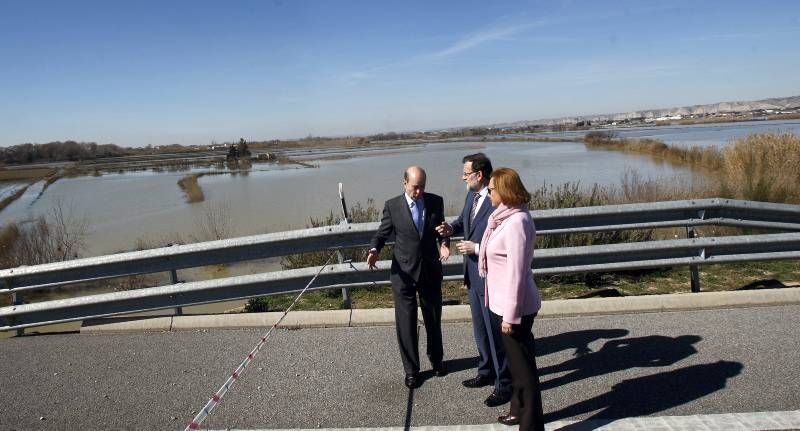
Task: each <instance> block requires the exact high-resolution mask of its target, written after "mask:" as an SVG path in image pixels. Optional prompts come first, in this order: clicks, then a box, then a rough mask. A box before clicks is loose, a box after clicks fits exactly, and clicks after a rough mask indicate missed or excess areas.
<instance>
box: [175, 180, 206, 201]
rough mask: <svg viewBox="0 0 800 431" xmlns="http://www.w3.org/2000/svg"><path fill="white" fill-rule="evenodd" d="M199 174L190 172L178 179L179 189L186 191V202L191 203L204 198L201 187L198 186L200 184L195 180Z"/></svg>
mask: <svg viewBox="0 0 800 431" xmlns="http://www.w3.org/2000/svg"><path fill="white" fill-rule="evenodd" d="M201 175H202V174H191V175H187V176H185V177H183V178H181V179H180V180H178V186H180V188H181V190H183V191H184V193H186V202H187V203H190V204H193V203H195V202H203V201H204V200H205V196H204V195H203V189H202V188H200V184H198V182H197V179H198V178H199V177H200V176H201Z"/></svg>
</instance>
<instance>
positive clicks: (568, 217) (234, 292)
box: [0, 199, 800, 331]
mask: <svg viewBox="0 0 800 431" xmlns="http://www.w3.org/2000/svg"><path fill="white" fill-rule="evenodd" d="M531 215H532V216H533V217H534V220H535V221H536V225H537V232H538V234H539V235H551V234H563V233H578V232H598V231H609V230H623V229H652V228H662V227H684V226H685V227H687V229H691V228H693V227H695V226H705V225H721V226H739V227H747V228H758V229H772V230H784V231H796V232H800V207H798V206H795V205H785V204H771V203H762V202H749V201H736V200H727V199H702V200H690V201H674V202H656V203H648V204H627V205H609V206H600V207H583V208H569V209H558V210H544V211H532V212H531ZM377 227H378V223H363V224H349V225H339V226H329V227H320V228H312V229H305V230H297V231H289V232H278V233H273V234H265V235H256V236H250V237H243V238H235V239H229V240H221V241H211V242H205V243H197V244H187V245H178V246H172V247H163V248H158V249H152V250H144V251H137V252H129V253H120V254H114V255H108V256H99V257H93V258H86V259H76V260H72V261H66V262H57V263H51V264H45V265H36V266H30V267H24V266H23V267H19V268H13V269H4V270H0V280H3V282H4V283H5V289H2V290H0V293H5V294H11V295H12V298H13V303H14V305H11V306H8V307H2V308H0V319H2V320H1V321H2V322H3V323H0V324H2V326H0V331H7V330H13V329H17V330H19V329H22V328H26V327H31V326H39V325H45V324H52V323H58V322H66V321H74V320H82V319H86V318H94V317H103V316H111V315H118V314H127V313H133V312H141V311H150V310H158V309H167V308H175V307H182V306H187V305H196V304H204V303H213V302H220V301H227V300H233V299H244V298H251V297H257V296H263V295H269V294H275V293H286V292H292V291H296V290H297V286H299V285H302V280H303V279H304V278H306V279H307V278H308V277H309V276H310V275H309V274H311V275H313V273H315V271H316V270H317V269H318V268H303V269H298V270H291V271H279V272H271V273H264V274H255V275H246V276H239V277H230V278H224V279H213V280H205V281H197V282H190V283H177V275H176V271H177V270H178V269H183V268H191V267H197V266H205V265H213V264H220V263H231V262H238V261H243V260H251V259H263V258H267V257H274V256H283V255H287V254H293V253H301V252H309V251H318V250H326V249H340V248H348V247H359V246H363V245H366V244H368V242H369V239H370V238H371V237H372V235H373V233H374V232H375V230H376V229H377ZM796 258H800V233H782V234H766V235H747V236H733V237H716V238H689V239H681V240H669V241H652V242H644V243H627V244H611V245H594V246H586V247H564V248H554V249H540V250H537V251H536V255H535V258H534V266H535V268H534V273H535V274H556V273H576V272H599V271H616V270H626V269H642V268H658V267H667V266H682V265H688V266H690V268H694V269H695V270H696V268H697V265H701V264H709V263H727V262H741V261H755V260H776V259H796ZM461 262H462V260H461V257H460V256H453V257H451V259H450V260H449V261H448V262H447V263H446V264H445V265H444V269H445V275H446V278H448V279H456V278H459V277H460V276H461V274H460V271H461ZM379 268H380V269H379V270H377V271H367V270H366V267H365V265H364V264H356V265H348V264H340V265H334V266H331V267H330V268H329V269H328V270H326V271H324V272H323V273H322V274H321V275H320V278H319V279H318V280H319V287H317V289H323V288H332V287H337V288H339V287H343V288H345V287H354V286H362V285H372V284H388V268H389V262H388V261H384V262H380V263H379ZM161 271H170V273H171V274H172V279H173V284H172V285H167V286H159V287H151V288H144V289H139V290H135V291H129V292H115V293H106V294H100V295H91V296H84V297H77V298H69V299H62V300H54V301H45V302H40V303H34V304H22V303H21V302H22V301H21V294H22V293H23V292H25V291H28V290H33V289H46V288H50V287H53V286H59V285H63V284H70V283H77V282H82V281H87V280H98V279H105V278H112V277H120V276H127V275H137V274H146V273H154V272H161ZM693 290H694V289H693Z"/></svg>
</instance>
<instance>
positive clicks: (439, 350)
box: [392, 276, 444, 374]
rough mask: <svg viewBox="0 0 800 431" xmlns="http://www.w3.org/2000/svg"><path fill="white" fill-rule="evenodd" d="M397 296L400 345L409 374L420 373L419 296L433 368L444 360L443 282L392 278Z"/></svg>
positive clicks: (395, 311) (423, 278) (394, 293)
mask: <svg viewBox="0 0 800 431" xmlns="http://www.w3.org/2000/svg"><path fill="white" fill-rule="evenodd" d="M392 293H393V296H394V318H395V325H396V329H397V343H398V344H399V345H400V357H401V358H402V359H403V368H404V369H405V372H406V374H415V373H418V372H419V337H418V335H417V295H419V303H420V304H419V305H420V308H422V320H423V321H424V322H425V334H426V336H427V339H428V343H427V354H428V359H430V361H431V364H432V365H433V366H438V365H439V364H441V362H442V358H443V357H444V349H443V347H442V281H441V280H438V282H437V281H435V280H434V281H427V279H426V277H424V276H423V277H421V279H420V281H419V282H415V281H414V280H410V279H407V278H400V277H393V278H392Z"/></svg>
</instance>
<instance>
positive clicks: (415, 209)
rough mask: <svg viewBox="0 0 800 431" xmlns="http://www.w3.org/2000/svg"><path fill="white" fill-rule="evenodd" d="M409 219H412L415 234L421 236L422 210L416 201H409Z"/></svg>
mask: <svg viewBox="0 0 800 431" xmlns="http://www.w3.org/2000/svg"><path fill="white" fill-rule="evenodd" d="M411 218H413V219H414V226H416V227H417V232H419V233H420V235H421V234H422V210H420V208H419V205H417V202H416V201H411Z"/></svg>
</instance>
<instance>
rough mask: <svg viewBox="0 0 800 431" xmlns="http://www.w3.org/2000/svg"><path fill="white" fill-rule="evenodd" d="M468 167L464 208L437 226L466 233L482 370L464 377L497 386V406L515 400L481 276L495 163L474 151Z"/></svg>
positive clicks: (462, 245) (470, 383) (490, 401)
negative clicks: (449, 221) (450, 221)
mask: <svg viewBox="0 0 800 431" xmlns="http://www.w3.org/2000/svg"><path fill="white" fill-rule="evenodd" d="M462 162H463V163H464V170H463V172H462V174H461V179H462V180H463V181H464V183H465V184H466V186H467V197H466V199H465V200H464V209H463V211H461V215H460V216H459V217H458V219H457V220H456V221H454V222H453V224H452V225H447V224H445V225H443V226H440V227H437V231H438V232H439V234H440V235H442V236H450V235H463V236H464V240H463V241H459V242H458V244H457V247H458V251H459V252H460V253H461V254H463V255H464V284H465V285H466V286H467V289H468V290H469V306H470V310H471V312H472V329H473V333H474V335H475V344H476V345H477V347H478V353H479V359H478V373H477V375H476V376H475V377H473V378H471V379H468V380H464V381H463V382H462V384H463V385H464V386H466V387H468V388H480V387H483V386H489V385H493V386H494V391H492V393H491V394H490V395H489V397H487V398H486V400H485V401H484V403H485V404H486V405H487V406H489V407H496V406H499V405H502V404H505V403H507V402H508V401H509V400H510V399H511V392H512V390H511V389H512V388H511V374H510V372H509V370H508V364H507V363H506V357H505V352H504V350H503V342H502V338H501V335H502V334H500V331H499V328H495V327H494V326H493V325H492V324H491V320H490V317H489V310H488V309H487V308H486V305H485V301H484V298H485V285H484V281H483V279H482V278H481V277H480V275H478V253H479V251H480V244H479V242H480V240H481V238H482V237H483V232H484V231H485V230H486V223H487V220H488V219H489V214H491V213H492V211H493V210H494V208H493V207H492V202H491V199H489V197H488V194H489V188H488V185H489V177H490V176H491V175H492V162H491V161H490V160H489V158H488V157H486V155H485V154H483V153H477V154H470V155H468V156H466V157H464V159H463V160H462Z"/></svg>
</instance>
